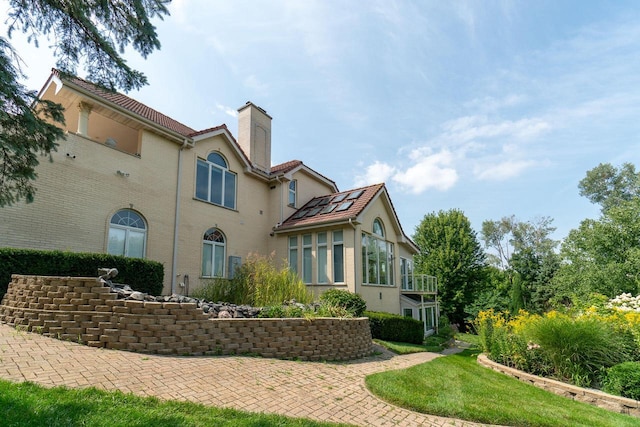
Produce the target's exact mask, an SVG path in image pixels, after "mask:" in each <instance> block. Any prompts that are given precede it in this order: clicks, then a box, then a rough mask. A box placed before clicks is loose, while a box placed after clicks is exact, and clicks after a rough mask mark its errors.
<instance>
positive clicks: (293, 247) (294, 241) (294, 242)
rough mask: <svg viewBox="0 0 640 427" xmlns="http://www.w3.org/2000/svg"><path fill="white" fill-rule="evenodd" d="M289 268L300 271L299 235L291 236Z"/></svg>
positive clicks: (296, 271) (295, 271)
mask: <svg viewBox="0 0 640 427" xmlns="http://www.w3.org/2000/svg"><path fill="white" fill-rule="evenodd" d="M289 269H290V270H291V271H293V272H294V273H298V236H289Z"/></svg>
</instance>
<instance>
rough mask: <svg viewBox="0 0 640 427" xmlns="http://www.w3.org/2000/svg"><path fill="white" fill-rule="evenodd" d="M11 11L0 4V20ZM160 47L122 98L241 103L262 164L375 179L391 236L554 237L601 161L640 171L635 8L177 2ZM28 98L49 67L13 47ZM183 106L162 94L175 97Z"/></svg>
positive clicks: (177, 112) (202, 114)
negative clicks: (260, 138) (268, 157)
mask: <svg viewBox="0 0 640 427" xmlns="http://www.w3.org/2000/svg"><path fill="white" fill-rule="evenodd" d="M6 9H7V6H6V0H0V19H1V20H2V22H4V17H3V15H2V14H3V13H4V12H5V10H6ZM170 10H171V13H172V15H171V16H170V17H167V18H166V19H165V20H164V21H159V22H157V23H156V24H157V27H158V32H159V36H160V39H161V42H162V49H161V50H160V51H158V52H155V53H153V54H152V55H151V56H150V57H149V58H148V59H147V60H142V59H141V58H140V57H138V56H137V55H134V54H128V55H127V57H128V60H129V63H130V65H132V66H133V67H134V68H137V69H139V70H141V71H142V72H144V73H145V74H146V75H147V77H148V79H149V83H150V85H149V86H147V87H145V88H143V89H142V90H140V91H138V92H134V93H130V94H129V95H130V96H132V97H134V98H136V99H138V100H140V101H141V102H144V103H146V104H147V105H149V106H151V107H153V108H155V109H157V110H159V111H162V112H163V113H165V114H168V115H169V116H171V117H173V118H175V119H177V120H179V121H182V122H184V123H185V124H187V125H189V126H191V127H193V128H197V129H204V128H208V127H211V126H216V125H219V124H221V123H227V125H228V126H229V128H230V129H231V131H232V133H234V135H235V134H236V133H237V132H236V129H237V123H236V121H237V118H236V113H235V109H236V108H237V107H240V106H242V105H244V103H245V102H246V101H249V100H250V101H252V102H254V103H256V104H258V105H260V106H261V107H263V108H265V109H266V110H267V111H268V113H269V114H270V115H271V116H272V117H273V118H274V120H273V136H272V144H273V161H274V162H275V163H280V162H285V161H288V160H292V159H300V160H302V161H304V162H305V164H307V165H308V166H309V167H311V168H313V169H315V170H317V171H318V172H320V173H322V174H323V175H325V176H328V177H330V178H332V179H334V180H335V181H336V182H337V184H338V186H339V188H340V189H343V190H344V189H348V188H350V187H355V186H360V185H366V184H370V183H378V182H383V181H384V182H386V184H387V187H388V189H389V191H390V194H391V198H392V200H393V202H394V206H395V208H396V211H397V213H398V215H399V217H400V221H401V222H402V224H403V226H404V229H405V232H407V233H408V234H412V233H413V231H414V229H415V227H416V226H417V224H418V223H419V221H420V220H421V219H422V217H423V216H424V215H425V214H427V213H430V212H433V211H439V210H447V209H451V208H457V209H461V210H462V211H463V212H464V213H465V214H466V215H467V216H468V217H469V218H470V219H471V221H472V224H473V226H474V228H475V229H476V230H479V229H480V226H481V224H482V221H483V220H486V219H499V218H500V217H502V216H509V215H512V214H515V215H516V216H517V217H518V218H520V219H522V220H527V219H531V218H534V217H539V216H550V217H552V218H554V219H555V225H556V226H557V227H558V233H557V237H558V238H561V237H564V236H565V235H566V234H567V232H568V231H569V230H570V229H571V228H575V227H577V226H578V224H579V222H580V221H581V220H582V219H585V218H587V217H594V216H596V215H597V214H598V209H597V207H595V206H592V205H590V204H589V203H588V201H587V200H586V199H584V198H581V197H580V196H579V194H578V188H577V184H578V182H579V180H580V179H582V178H583V177H584V175H585V173H586V171H587V170H589V169H591V168H593V167H595V166H596V165H597V164H598V163H600V162H612V163H614V164H620V163H622V162H625V161H629V162H633V163H635V164H636V165H637V166H639V167H640V120H638V118H637V117H638V110H639V108H638V107H639V105H640V72H639V70H640V3H637V2H636V1H619V2H604V1H588V2H585V1H582V0H579V1H577V0H573V1H569V0H567V1H562V2H556V1H539V2H519V1H499V0H495V1H490V0H488V1H481V2H480V1H472V0H469V1H454V2H443V1H409V0H396V1H392V0H380V1H368V2H354V1H345V0H316V1H313V0H308V1H298V0H286V1H283V0H268V1H267V0H237V1H233V2H230V1H218V0H174V1H173V2H172V4H171V5H170ZM21 36H22V35H21V34H15V35H14V41H15V43H16V46H18V48H19V50H20V53H21V54H22V55H23V58H24V60H25V64H26V65H25V68H24V71H25V72H26V74H27V75H28V76H29V80H28V85H29V86H30V87H32V88H33V89H38V88H39V87H40V86H41V85H42V83H43V82H44V80H45V79H46V77H47V76H48V73H49V70H50V69H51V67H52V66H54V60H53V58H52V57H51V56H50V54H48V53H47V50H46V47H45V46H46V43H41V46H42V47H41V48H40V49H37V50H35V49H33V48H25V47H24V42H23V41H21V40H20V38H21ZM176 93H180V94H181V95H182V96H180V97H176V96H175V95H174V94H176Z"/></svg>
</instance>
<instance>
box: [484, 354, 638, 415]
mask: <svg viewBox="0 0 640 427" xmlns="http://www.w3.org/2000/svg"><path fill="white" fill-rule="evenodd" d="M478 363H480V364H481V365H482V366H485V367H487V368H491V369H493V370H494V371H498V372H502V373H503V374H506V375H510V376H512V377H514V378H517V379H519V380H520V381H523V382H526V383H529V384H531V385H534V386H536V387H539V388H542V389H544V390H546V391H549V392H551V393H555V394H558V395H560V396H564V397H568V398H569V399H572V400H578V401H580V402H584V403H589V404H591V405H594V406H598V407H600V408H604V409H608V410H609V411H613V412H620V413H622V414H627V415H632V416H634V417H640V401H637V400H633V399H627V398H626V397H619V396H613V395H611V394H607V393H603V392H601V391H599V390H594V389H587V388H581V387H576V386H574V385H571V384H566V383H563V382H561V381H556V380H552V379H549V378H544V377H539V376H536V375H531V374H528V373H526V372H523V371H519V370H517V369H514V368H510V367H508V366H504V365H501V364H499V363H496V362H494V361H492V360H489V358H488V357H487V356H486V355H484V354H481V355H479V356H478Z"/></svg>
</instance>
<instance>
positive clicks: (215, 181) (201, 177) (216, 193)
mask: <svg viewBox="0 0 640 427" xmlns="http://www.w3.org/2000/svg"><path fill="white" fill-rule="evenodd" d="M236 181H237V179H236V174H235V173H233V172H231V171H230V170H229V166H228V165H227V161H226V160H225V159H224V157H222V155H221V154H220V153H216V152H213V153H210V154H209V155H208V156H207V160H203V159H198V165H197V171H196V198H197V199H200V200H204V201H206V202H209V203H213V204H216V205H220V206H224V207H227V208H230V209H235V208H236Z"/></svg>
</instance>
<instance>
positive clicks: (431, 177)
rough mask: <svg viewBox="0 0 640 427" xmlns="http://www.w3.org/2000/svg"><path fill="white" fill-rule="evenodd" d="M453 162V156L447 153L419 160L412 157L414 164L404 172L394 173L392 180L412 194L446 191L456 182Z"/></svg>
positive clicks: (429, 155) (431, 155)
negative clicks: (427, 191) (434, 190)
mask: <svg viewBox="0 0 640 427" xmlns="http://www.w3.org/2000/svg"><path fill="white" fill-rule="evenodd" d="M413 155H414V156H415V155H416V152H414V153H413ZM416 160H417V161H416ZM453 160H454V156H453V154H452V153H450V152H448V151H441V152H439V153H436V154H428V155H426V156H424V157H422V158H420V159H417V158H415V157H414V161H416V162H415V164H414V165H413V166H411V167H410V168H408V169H407V170H406V171H404V172H398V173H396V174H395V175H393V177H392V179H393V180H394V181H395V182H397V183H398V184H400V185H401V186H402V187H403V188H404V189H405V190H407V191H409V192H410V193H413V194H420V193H423V192H424V191H426V190H428V189H429V188H434V189H436V190H440V191H446V190H448V189H450V188H451V187H453V185H454V184H455V183H456V182H457V181H458V173H457V172H456V170H455V169H454V168H453V167H452V164H453Z"/></svg>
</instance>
